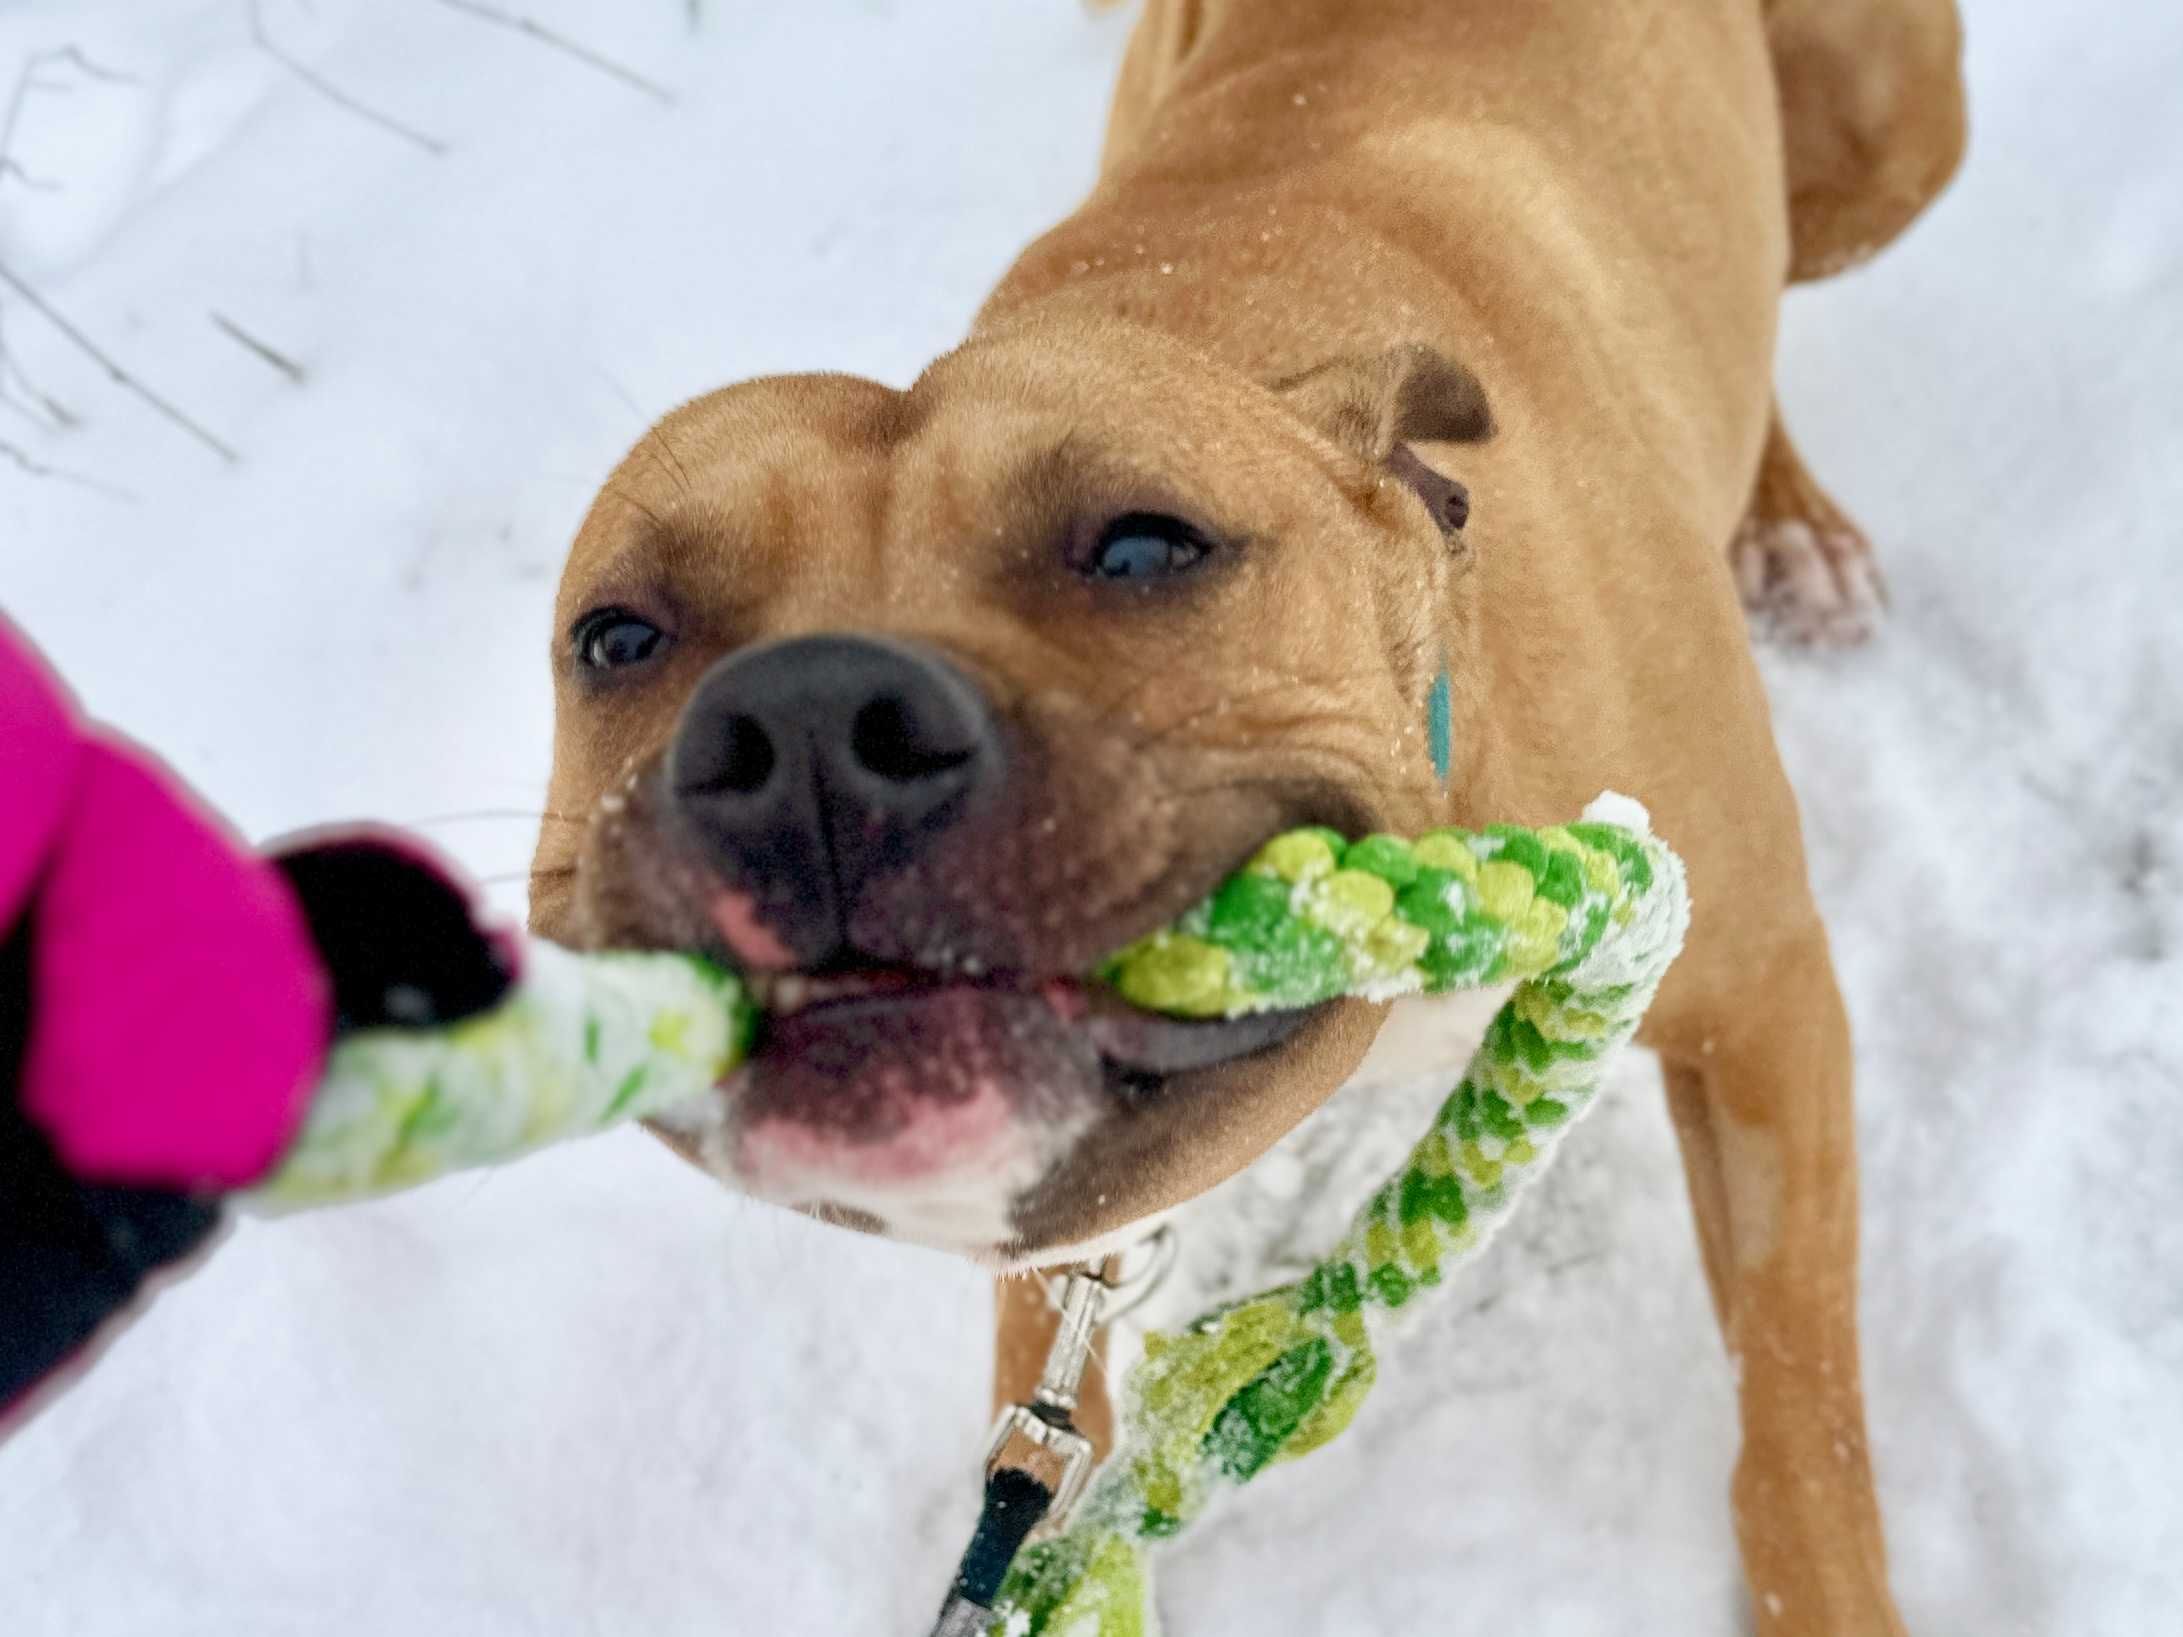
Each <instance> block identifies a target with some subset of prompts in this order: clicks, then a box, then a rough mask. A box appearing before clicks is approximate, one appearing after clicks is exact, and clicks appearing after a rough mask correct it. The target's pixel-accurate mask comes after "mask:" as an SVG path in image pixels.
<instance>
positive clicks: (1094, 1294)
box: [985, 1223, 1176, 1538]
mask: <svg viewBox="0 0 2183 1637" xmlns="http://www.w3.org/2000/svg"><path fill="white" fill-rule="evenodd" d="M1175 1254H1176V1240H1175V1232H1174V1230H1173V1229H1172V1228H1170V1227H1168V1226H1166V1225H1165V1224H1164V1223H1163V1224H1162V1225H1161V1226H1160V1227H1158V1228H1155V1229H1154V1230H1153V1231H1152V1233H1150V1234H1149V1235H1147V1236H1146V1237H1145V1238H1144V1239H1142V1240H1140V1241H1138V1242H1137V1244H1135V1245H1132V1246H1131V1247H1130V1248H1129V1249H1127V1250H1125V1251H1121V1252H1118V1253H1116V1254H1115V1255H1113V1256H1110V1257H1109V1258H1107V1259H1106V1261H1104V1262H1103V1263H1101V1264H1100V1265H1099V1267H1098V1269H1097V1270H1096V1271H1094V1270H1091V1269H1086V1268H1079V1269H1077V1270H1075V1271H1074V1272H1071V1273H1067V1274H1063V1275H1061V1276H1060V1277H1059V1278H1058V1280H1057V1284H1058V1290H1057V1289H1056V1288H1055V1286H1054V1285H1049V1286H1048V1292H1049V1295H1050V1297H1051V1298H1052V1300H1053V1302H1054V1305H1055V1308H1056V1309H1057V1310H1058V1311H1059V1313H1060V1315H1061V1323H1060V1325H1059V1327H1058V1328H1057V1329H1056V1330H1055V1332H1054V1340H1053V1345H1052V1346H1051V1347H1049V1348H1048V1349H1047V1351H1046V1367H1045V1370H1044V1371H1043V1372H1042V1373H1041V1374H1040V1376H1039V1382H1038V1387H1037V1388H1036V1390H1034V1391H1033V1392H1032V1394H1031V1399H1030V1402H1029V1403H1027V1404H1011V1405H1009V1406H1008V1408H1006V1409H1005V1410H1003V1411H1001V1413H1000V1419H999V1420H998V1421H996V1422H995V1423H994V1426H993V1436H992V1438H991V1440H990V1441H989V1442H988V1444H987V1446H986V1452H985V1470H986V1475H987V1476H988V1477H991V1476H992V1475H993V1474H994V1473H995V1472H998V1471H1001V1470H1002V1469H1004V1468H1014V1469H1015V1470H1017V1471H1023V1472H1029V1473H1031V1474H1032V1475H1033V1476H1034V1477H1036V1478H1037V1479H1038V1480H1039V1481H1040V1482H1041V1483H1043V1484H1045V1485H1046V1487H1047V1488H1048V1489H1050V1490H1051V1491H1052V1492H1053V1497H1054V1498H1053V1502H1052V1504H1051V1505H1050V1506H1049V1507H1048V1508H1047V1511H1046V1516H1045V1517H1044V1518H1043V1519H1042V1520H1041V1521H1040V1523H1039V1525H1038V1528H1037V1530H1036V1531H1035V1532H1034V1537H1033V1538H1040V1537H1043V1536H1046V1535H1051V1534H1054V1533H1056V1532H1057V1531H1058V1530H1059V1529H1060V1528H1061V1526H1062V1525H1063V1524H1064V1523H1066V1522H1067V1521H1068V1516H1069V1511H1070V1509H1071V1508H1072V1507H1073V1506H1075V1504H1076V1501H1077V1498H1078V1497H1079V1496H1080V1495H1081V1494H1082V1493H1083V1491H1084V1484H1085V1482H1086V1481H1087V1480H1088V1479H1089V1478H1090V1476H1091V1468H1092V1446H1091V1440H1090V1439H1089V1438H1086V1437H1085V1436H1084V1435H1083V1434H1082V1433H1081V1432H1078V1431H1077V1430H1076V1424H1075V1419H1074V1418H1075V1415H1076V1403H1077V1392H1078V1389H1079V1388H1080V1387H1081V1386H1082V1385H1083V1380H1084V1366H1085V1363H1086V1362H1087V1361H1088V1360H1089V1358H1090V1356H1091V1343H1092V1333H1093V1332H1094V1331H1096V1330H1097V1329H1098V1328H1099V1327H1100V1326H1101V1325H1103V1324H1108V1323H1111V1322H1112V1321H1113V1320H1115V1319H1118V1318H1120V1317H1121V1316H1122V1315H1123V1314H1125V1313H1130V1312H1133V1311H1135V1310H1136V1308H1137V1307H1138V1306H1139V1305H1140V1304H1142V1303H1143V1302H1144V1300H1145V1299H1146V1298H1147V1297H1149V1296H1150V1295H1151V1294H1152V1293H1153V1291H1154V1290H1156V1289H1157V1288H1158V1287H1159V1285H1160V1283H1161V1281H1163V1280H1164V1279H1165V1278H1166V1277H1167V1273H1168V1270H1169V1269H1170V1268H1172V1267H1173V1266H1174V1265H1175Z"/></svg>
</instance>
